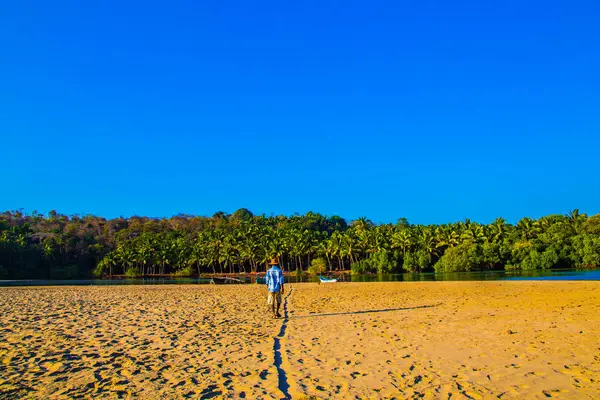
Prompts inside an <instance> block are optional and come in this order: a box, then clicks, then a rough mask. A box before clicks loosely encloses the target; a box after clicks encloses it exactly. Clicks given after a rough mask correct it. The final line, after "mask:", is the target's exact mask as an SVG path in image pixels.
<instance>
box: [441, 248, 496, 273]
mask: <svg viewBox="0 0 600 400" xmlns="http://www.w3.org/2000/svg"><path fill="white" fill-rule="evenodd" d="M483 264H484V256H483V248H482V246H481V245H479V244H477V243H474V242H471V241H468V242H464V243H462V244H460V245H458V246H456V247H452V248H449V249H448V250H446V253H444V255H443V256H442V257H441V258H440V259H439V260H438V262H437V263H436V264H435V265H434V267H433V268H434V269H435V272H468V271H474V270H476V269H478V267H479V266H481V265H483Z"/></svg>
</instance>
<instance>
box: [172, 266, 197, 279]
mask: <svg viewBox="0 0 600 400" xmlns="http://www.w3.org/2000/svg"><path fill="white" fill-rule="evenodd" d="M195 273H196V269H195V268H194V267H193V266H191V265H188V266H187V267H184V268H181V269H178V270H177V271H175V272H174V273H173V274H172V275H173V276H185V277H187V276H193V275H194V274H195Z"/></svg>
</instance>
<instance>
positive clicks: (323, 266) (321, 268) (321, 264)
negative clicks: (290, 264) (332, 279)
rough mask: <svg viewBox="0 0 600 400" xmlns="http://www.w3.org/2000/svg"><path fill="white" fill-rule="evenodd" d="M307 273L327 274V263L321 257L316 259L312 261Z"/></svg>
mask: <svg viewBox="0 0 600 400" xmlns="http://www.w3.org/2000/svg"><path fill="white" fill-rule="evenodd" d="M306 272H308V273H309V274H310V275H321V274H324V273H325V272H327V261H325V260H324V259H323V258H320V257H319V258H315V259H314V260H312V261H311V263H310V267H308V270H307V271H306Z"/></svg>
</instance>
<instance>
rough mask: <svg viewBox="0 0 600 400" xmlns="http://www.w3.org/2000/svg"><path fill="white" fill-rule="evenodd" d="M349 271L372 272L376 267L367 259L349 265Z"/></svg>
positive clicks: (359, 273)
mask: <svg viewBox="0 0 600 400" xmlns="http://www.w3.org/2000/svg"><path fill="white" fill-rule="evenodd" d="M350 272H351V273H352V274H353V275H362V274H372V273H375V272H376V269H374V268H373V267H372V265H371V264H370V263H369V262H368V261H367V260H361V261H356V262H353V263H352V264H351V265H350Z"/></svg>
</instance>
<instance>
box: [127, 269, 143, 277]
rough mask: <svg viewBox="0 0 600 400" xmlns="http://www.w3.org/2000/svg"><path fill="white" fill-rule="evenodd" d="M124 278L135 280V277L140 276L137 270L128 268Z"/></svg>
mask: <svg viewBox="0 0 600 400" xmlns="http://www.w3.org/2000/svg"><path fill="white" fill-rule="evenodd" d="M125 276H126V277H127V278H136V277H138V276H140V271H139V270H138V269H137V268H135V267H132V268H129V269H128V270H127V271H125Z"/></svg>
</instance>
